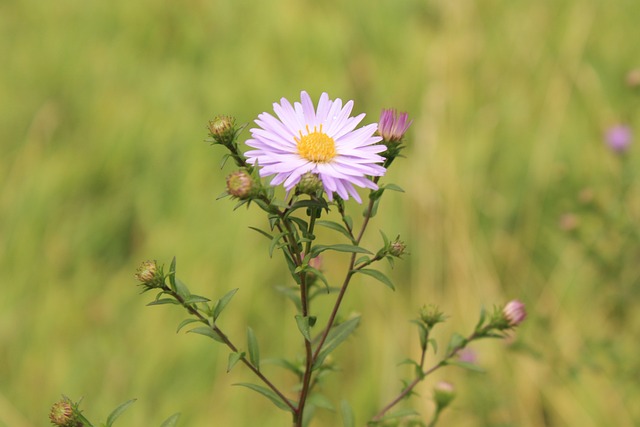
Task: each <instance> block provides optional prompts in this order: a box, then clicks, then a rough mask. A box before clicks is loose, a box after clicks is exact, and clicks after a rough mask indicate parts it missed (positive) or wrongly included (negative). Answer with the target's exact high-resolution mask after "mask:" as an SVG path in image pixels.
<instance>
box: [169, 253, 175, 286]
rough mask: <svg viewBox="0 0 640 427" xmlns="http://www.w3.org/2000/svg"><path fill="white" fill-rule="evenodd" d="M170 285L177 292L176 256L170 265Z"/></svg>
mask: <svg viewBox="0 0 640 427" xmlns="http://www.w3.org/2000/svg"><path fill="white" fill-rule="evenodd" d="M169 286H170V287H171V290H173V291H174V292H176V257H173V259H172V260H171V266H169Z"/></svg>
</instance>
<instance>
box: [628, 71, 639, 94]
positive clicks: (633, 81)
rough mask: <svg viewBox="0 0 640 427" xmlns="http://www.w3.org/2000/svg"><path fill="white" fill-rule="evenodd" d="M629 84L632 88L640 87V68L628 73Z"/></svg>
mask: <svg viewBox="0 0 640 427" xmlns="http://www.w3.org/2000/svg"><path fill="white" fill-rule="evenodd" d="M626 82H627V86H629V87H630V88H632V89H636V88H638V87H640V68H636V69H633V70H631V71H629V72H628V73H627V78H626Z"/></svg>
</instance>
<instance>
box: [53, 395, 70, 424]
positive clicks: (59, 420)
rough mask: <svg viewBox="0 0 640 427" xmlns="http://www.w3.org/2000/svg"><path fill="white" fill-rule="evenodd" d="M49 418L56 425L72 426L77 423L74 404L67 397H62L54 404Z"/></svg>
mask: <svg viewBox="0 0 640 427" xmlns="http://www.w3.org/2000/svg"><path fill="white" fill-rule="evenodd" d="M49 420H51V423H52V424H54V425H56V426H62V427H66V426H72V425H75V417H74V414H73V406H72V405H71V402H69V401H68V400H67V399H62V400H60V401H58V402H56V403H54V404H53V406H52V407H51V411H49Z"/></svg>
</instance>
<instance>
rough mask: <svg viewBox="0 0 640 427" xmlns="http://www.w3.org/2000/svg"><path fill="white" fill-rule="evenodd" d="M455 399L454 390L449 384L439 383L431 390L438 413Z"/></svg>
mask: <svg viewBox="0 0 640 427" xmlns="http://www.w3.org/2000/svg"><path fill="white" fill-rule="evenodd" d="M455 397H456V390H455V389H454V388H453V385H451V383H448V382H446V381H440V382H438V383H437V384H436V385H435V387H434V388H433V401H434V402H435V403H436V407H437V411H438V412H439V411H442V410H443V409H444V408H446V407H447V406H449V404H450V403H451V401H453V399H454V398H455Z"/></svg>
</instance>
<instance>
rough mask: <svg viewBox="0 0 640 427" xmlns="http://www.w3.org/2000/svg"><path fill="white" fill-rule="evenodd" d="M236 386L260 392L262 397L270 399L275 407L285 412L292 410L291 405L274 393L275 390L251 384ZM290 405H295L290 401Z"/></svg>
mask: <svg viewBox="0 0 640 427" xmlns="http://www.w3.org/2000/svg"><path fill="white" fill-rule="evenodd" d="M234 385H239V386H242V387H247V388H250V389H251V390H253V391H256V392H258V393H260V394H261V395H263V396H264V397H266V398H267V399H269V400H270V401H271V402H273V404H274V405H276V406H277V407H278V408H280V409H282V410H283V411H287V412H291V408H290V407H289V405H287V404H286V403H285V402H284V401H283V400H282V399H281V398H280V396H278V395H277V394H275V393H274V392H273V390H271V389H268V388H266V387H262V386H260V385H257V384H251V383H236V384H234ZM289 403H291V404H292V405H293V403H292V402H291V401H289Z"/></svg>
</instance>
